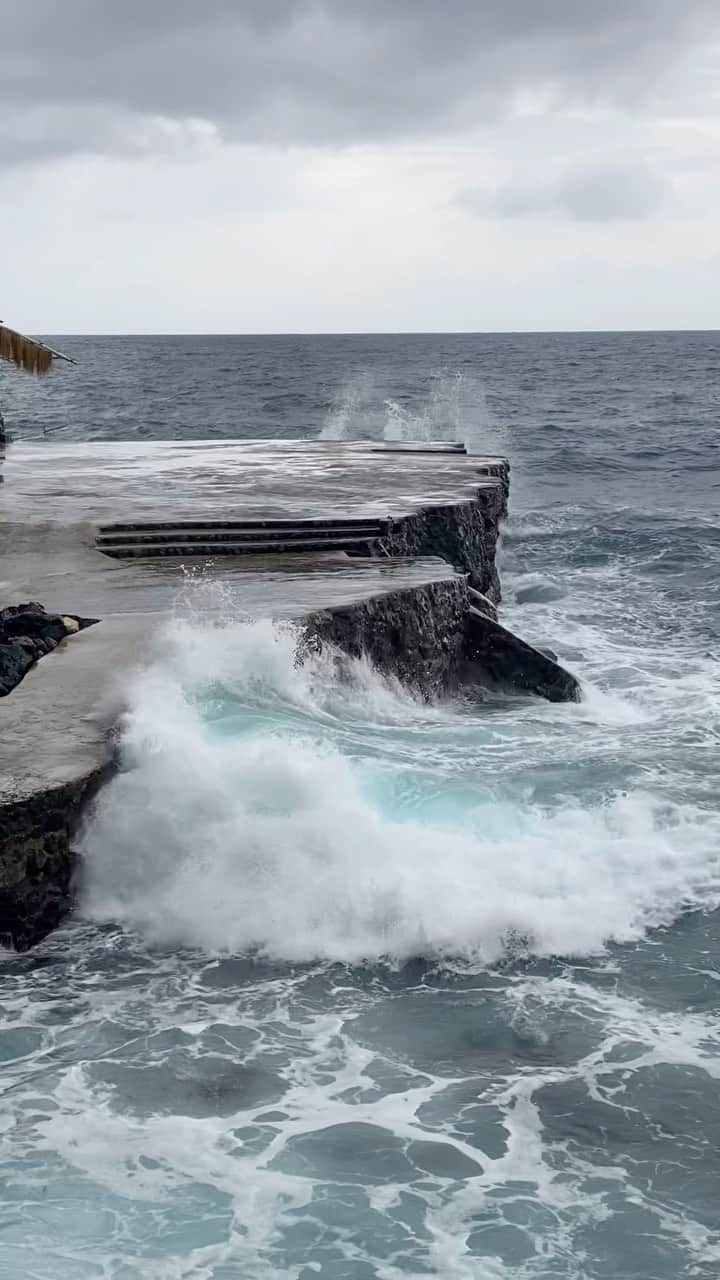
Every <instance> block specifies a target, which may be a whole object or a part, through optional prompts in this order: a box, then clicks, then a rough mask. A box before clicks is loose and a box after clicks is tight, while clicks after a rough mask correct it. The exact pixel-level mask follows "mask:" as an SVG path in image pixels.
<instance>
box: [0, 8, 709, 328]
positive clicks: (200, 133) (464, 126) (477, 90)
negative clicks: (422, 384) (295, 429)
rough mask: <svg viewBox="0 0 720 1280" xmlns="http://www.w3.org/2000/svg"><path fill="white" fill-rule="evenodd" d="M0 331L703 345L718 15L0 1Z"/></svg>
mask: <svg viewBox="0 0 720 1280" xmlns="http://www.w3.org/2000/svg"><path fill="white" fill-rule="evenodd" d="M0 108H1V109H0V232H1V233H2V235H1V244H2V248H1V249H0V318H3V319H5V320H6V321H8V322H9V323H12V324H15V325H17V326H19V327H23V328H26V329H28V330H30V331H33V332H46V333H48V332H51V333H71V332H82V333H91V332H100V333H122V332H205V331H208V332H214V331H216V332H300V331H311V332H319V331H336V330H342V331H353V330H354V331H370V330H382V331H388V330H499V329H503V330H504V329H594V328H615V329H624V328H688V327H689V328H715V327H720V4H718V0H122V3H116V0H63V3H62V4H61V3H59V0H33V2H32V4H31V5H30V6H29V7H28V6H26V5H21V4H19V3H17V0H0Z"/></svg>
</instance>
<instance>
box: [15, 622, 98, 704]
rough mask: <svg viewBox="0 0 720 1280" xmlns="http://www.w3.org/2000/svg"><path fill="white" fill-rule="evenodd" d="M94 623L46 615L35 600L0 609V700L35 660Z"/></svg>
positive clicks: (18, 681) (17, 682) (16, 683)
mask: <svg viewBox="0 0 720 1280" xmlns="http://www.w3.org/2000/svg"><path fill="white" fill-rule="evenodd" d="M94 621H95V619H90V618H74V617H70V616H62V615H60V614H58V613H46V612H45V610H44V608H43V606H42V605H41V604H38V603H37V601H35V600H31V601H30V602H29V603H28V604H12V605H8V606H7V608H5V609H0V697H4V696H5V695H7V694H8V693H11V692H12V690H13V689H14V688H15V686H16V685H18V684H19V683H20V681H21V680H22V678H23V676H24V675H26V674H27V672H28V671H29V670H30V668H31V667H32V666H34V664H35V663H36V662H37V660H38V658H43V657H44V656H45V654H46V653H50V651H51V649H54V648H55V646H56V645H58V644H59V643H60V641H61V640H64V639H65V637H66V636H70V635H74V634H75V632H76V631H82V629H83V628H84V627H89V626H92V623H93V622H94Z"/></svg>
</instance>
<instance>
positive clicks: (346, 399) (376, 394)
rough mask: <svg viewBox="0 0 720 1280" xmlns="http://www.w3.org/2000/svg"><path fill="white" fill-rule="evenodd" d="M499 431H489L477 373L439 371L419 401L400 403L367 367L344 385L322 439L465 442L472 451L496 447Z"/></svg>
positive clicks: (321, 436) (488, 419)
mask: <svg viewBox="0 0 720 1280" xmlns="http://www.w3.org/2000/svg"><path fill="white" fill-rule="evenodd" d="M497 435H498V433H497V431H491V430H490V415H489V411H488V407H487V402H486V398H485V390H484V387H483V385H482V383H481V382H480V380H479V379H478V378H476V377H473V376H469V375H467V374H464V373H462V372H460V371H458V370H456V371H454V372H450V371H444V372H439V373H436V374H434V375H432V377H431V379H430V387H429V389H428V391H427V392H426V393H425V395H424V396H423V397H422V398H421V399H420V400H419V401H418V398H417V397H414V398H413V399H412V400H409V401H408V402H407V403H401V402H400V401H399V400H398V399H396V398H393V397H392V396H388V395H387V394H385V393H384V391H383V389H382V385H381V383H380V382H379V380H378V378H377V377H376V376H375V375H373V374H372V373H371V372H370V371H367V370H366V371H364V372H362V373H359V374H355V375H354V376H353V377H352V378H350V379H349V380H348V381H347V382H346V383H345V385H344V387H343V388H342V390H341V391H340V392H339V394H338V395H337V397H336V400H335V404H334V405H333V408H332V409H331V410H330V412H329V413H328V415H327V418H326V421H325V425H324V427H323V428H322V430H321V432H320V439H321V440H362V439H372V440H389V441H390V440H391V441H413V440H441V441H442V440H444V441H460V442H462V443H464V444H465V445H467V447H468V451H469V452H471V453H473V452H492V451H493V449H495V450H497Z"/></svg>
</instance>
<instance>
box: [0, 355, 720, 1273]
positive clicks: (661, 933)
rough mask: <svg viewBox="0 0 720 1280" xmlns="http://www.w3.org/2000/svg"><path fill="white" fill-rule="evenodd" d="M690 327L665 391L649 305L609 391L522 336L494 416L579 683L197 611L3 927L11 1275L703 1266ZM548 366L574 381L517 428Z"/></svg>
mask: <svg viewBox="0 0 720 1280" xmlns="http://www.w3.org/2000/svg"><path fill="white" fill-rule="evenodd" d="M408 341H409V340H408ZM463 341H464V342H465V341H468V340H466V339H463ZM516 341H519V339H518V340H516ZM557 341H560V340H559V339H558V340H557ZM636 341H639V339H637V340H636ZM668 341H669V338H668ZM685 341H686V343H687V346H686V347H683V346H682V342H683V339H680V338H677V339H676V353H677V352H679V353H680V354H679V355H678V356H677V366H676V373H675V375H674V376H675V379H676V387H675V392H674V395H675V398H674V399H673V398H672V396H671V394H670V392H669V391H668V392H667V395H666V394H665V392H664V390H663V389H662V388H663V387H664V385H665V383H664V381H663V380H664V379H667V378H669V377H670V376H671V375H670V374H668V373H667V371H666V368H665V364H664V363H663V361H662V360H661V359H660V357H659V356H658V354H657V343H658V342H659V339H658V338H648V339H647V346H646V348H645V353H644V359H643V361H639V362H638V363H637V364H636V365H635V364H633V363H632V360H630V362H629V363H628V365H627V367H626V369H625V375H624V376H625V379H626V381H625V383H623V384H621V386H620V389H619V388H618V385H617V383H616V382H614V381H612V380H610V379H609V378H608V392H607V396H606V398H605V400H604V401H603V400H602V399H601V400H599V401H598V405H599V408H598V407H597V406H596V408H595V409H592V407H591V405H590V403H589V401H588V400H586V399H581V400H578V394H579V393H577V387H579V386H580V385H588V386H592V385H594V386H595V387H596V394H598V393H597V384H598V377H599V375H598V373H597V369H596V367H595V365H594V364H590V363H587V359H586V355H584V354H583V348H582V343H580V345H579V347H578V346H576V347H573V346H572V343H573V340H572V339H567V340H566V342H567V343H568V344H569V345H568V347H567V350H566V352H565V363H568V362H570V363H571V368H572V371H571V372H566V371H565V363H564V364H563V365H562V367H561V366H560V365H556V366H555V374H554V377H555V378H556V381H557V387H558V388H559V389H557V390H556V389H555V388H554V384H551V382H550V381H549V378H550V371H549V369H548V370H545V371H544V369H543V365H542V359H541V357H540V356H539V355H538V352H537V348H533V347H532V343H531V342H530V343H529V346H528V348H527V352H528V353H529V354H528V355H527V366H526V369H525V373H524V375H523V376H522V377H518V383H517V385H518V390H517V393H516V394H517V413H516V414H515V416H513V415H512V414H509V415H508V419H507V423H506V425H504V426H502V428H501V426H500V425H499V423H498V421H497V419H493V418H492V415H491V418H490V420H489V421H488V424H487V435H488V440H487V447H489V448H493V449H498V448H499V449H503V450H505V451H507V452H508V453H510V454H511V456H512V459H513V464H514V465H513V489H512V512H513V514H512V517H511V519H510V521H509V522H508V525H507V527H506V530H505V534H504V537H503V541H502V545H501V550H500V563H501V573H502V578H503V586H504V592H505V604H504V617H505V618H506V619H507V620H508V621H509V623H510V624H511V625H513V626H514V627H516V629H518V630H519V631H521V633H522V634H524V635H527V636H528V637H529V638H530V639H533V640H535V641H537V642H538V643H545V644H548V645H550V646H551V647H552V648H554V649H555V650H556V651H557V652H558V653H559V655H560V657H561V658H562V659H563V660H564V661H565V662H566V663H567V664H568V665H569V666H570V667H571V668H572V669H573V670H574V671H576V672H577V674H578V675H579V676H580V678H581V680H582V682H583V688H584V695H585V696H584V700H583V702H582V703H581V704H579V705H571V706H555V705H549V704H545V703H540V702H535V701H519V700H513V699H499V698H494V699H493V698H490V699H489V700H488V701H486V702H485V703H483V704H482V705H478V704H477V703H475V702H471V701H463V700H456V701H455V702H453V703H451V704H447V705H442V706H437V707H427V706H422V705H420V704H418V703H416V702H414V701H413V700H412V699H411V698H410V697H409V696H408V695H407V694H406V693H403V692H402V691H401V690H399V689H396V688H393V687H392V686H391V685H388V684H386V683H383V682H382V681H381V680H380V679H379V678H378V677H377V675H376V674H375V673H373V672H372V670H370V669H369V668H368V667H367V666H365V665H363V664H351V665H350V666H348V665H347V664H338V663H336V662H334V661H333V659H332V657H331V656H330V655H327V654H326V655H324V656H323V657H321V658H316V659H314V660H313V661H312V662H309V663H306V665H305V666H303V667H298V666H297V665H296V662H295V637H294V636H293V634H292V632H291V631H288V630H287V629H282V628H277V627H273V625H272V624H271V623H270V622H269V621H267V620H252V619H247V618H245V617H244V616H243V612H242V601H241V600H237V601H235V602H234V612H232V613H231V617H232V618H233V620H232V621H231V622H230V623H229V625H227V626H226V627H223V628H221V629H214V628H210V627H208V626H207V624H206V623H205V622H204V621H203V618H202V616H201V615H199V614H198V613H193V610H192V607H190V608H187V609H186V610H185V612H184V613H183V615H182V616H179V617H178V618H177V620H176V621H175V622H174V623H173V625H172V627H171V628H170V630H169V631H168V634H167V636H166V640H165V649H164V653H163V657H162V660H161V661H158V662H157V663H155V664H152V665H151V666H150V667H149V668H148V669H146V670H145V671H143V672H140V673H138V675H137V677H136V679H135V681H134V684H133V687H132V689H131V691H130V708H131V709H130V714H129V715H128V718H127V721H126V723H125V725H124V730H123V761H124V770H123V772H122V773H121V774H120V775H119V776H118V777H117V778H116V779H115V780H114V781H113V782H112V783H111V785H110V786H109V787H108V788H107V789H106V791H105V792H104V793H103V796H102V798H101V802H100V804H99V806H98V808H97V811H96V813H95V814H94V816H93V818H92V820H91V821H90V823H89V824H88V826H87V829H86V830H85V832H84V834H83V851H84V854H85V865H86V873H85V882H84V886H83V891H82V897H81V907H80V911H79V913H78V915H77V916H76V917H75V918H74V919H73V921H72V922H70V923H69V924H68V925H67V926H65V927H64V928H63V929H61V930H60V931H58V933H56V934H55V935H54V936H53V937H52V938H50V939H48V940H47V942H45V943H44V944H43V945H42V946H41V947H39V948H37V949H36V950H35V951H33V952H31V953H30V954H29V955H25V956H4V957H3V958H2V965H1V970H0V1009H1V1013H2V1022H1V1023H0V1058H2V1064H3V1070H2V1087H3V1091H4V1098H3V1101H4V1106H3V1111H2V1119H1V1120H0V1125H1V1126H2V1129H3V1159H2V1167H1V1169H0V1177H1V1178H2V1192H3V1194H2V1199H1V1200H0V1277H8V1278H10V1277H12V1278H13V1280H15V1278H16V1277H32V1278H33V1280H86V1278H88V1280H90V1278H92V1280H96V1278H98V1280H99V1278H102V1280H136V1278H139V1277H151V1278H152V1280H176V1278H180V1277H183V1278H190V1277H191V1278H192V1280H231V1278H232V1280H236V1278H243V1280H245V1278H246V1277H249V1278H250V1280H254V1278H255V1277H258V1278H263V1280H265V1278H266V1277H275V1276H289V1277H294V1278H295V1280H312V1278H313V1277H318V1276H319V1277H325V1278H328V1280H340V1278H342V1280H345V1278H347V1280H374V1278H375V1277H377V1278H378V1280H400V1277H403V1278H404V1277H408V1276H409V1277H426V1276H428V1277H441V1278H442V1280H506V1278H509V1277H513V1278H515V1277H519V1278H520V1280H587V1278H590V1280H601V1278H602V1280H619V1278H620V1280H671V1278H672V1280H675V1278H676V1277H679V1276H688V1277H700V1278H701V1280H711V1278H712V1280H714V1278H715V1277H716V1276H717V1274H718V1272H719V1271H720V1214H719V1212H718V1208H717V1198H718V1197H717V1188H718V1185H720V1183H719V1179H720V1157H718V1151H719V1150H720V1120H719V1119H718V1116H719V1115H720V1111H719V1110H718V1106H717V1098H718V1077H719V1076H720V1030H719V1028H720V1019H719V1018H718V1012H719V1010H720V966H719V965H718V960H717V957H718V945H719V943H720V936H719V935H720V924H719V920H720V914H719V913H718V911H717V907H718V904H719V902H720V810H719V808H718V803H717V760H718V738H719V737H720V696H719V695H720V680H719V678H718V670H719V669H718V640H719V637H720V612H719V608H718V606H719V602H720V588H719V583H720V573H718V562H719V560H720V536H719V535H718V532H717V528H716V514H715V512H716V502H717V490H718V480H717V474H718V473H717V468H716V466H715V463H714V459H715V457H716V452H715V451H716V440H715V438H714V437H713V436H712V435H711V434H710V432H709V429H708V422H709V415H710V409H711V386H712V381H711V373H712V367H711V366H712V360H714V359H715V355H714V350H715V349H714V347H713V346H712V342H711V339H710V336H707V335H706V336H705V346H702V345H700V346H699V345H698V344H699V343H700V339H699V338H697V337H690V336H689V337H688V338H687V339H686V340H685ZM653 343H654V344H655V345H653ZM693 344H695V345H693ZM578 351H579V354H578ZM702 353H704V354H702ZM513 358H515V357H513ZM583 359H586V364H585V366H584V370H585V379H584V381H583V365H582V361H583ZM618 359H619V357H618ZM654 360H657V363H655V364H654V363H653V361H654ZM702 360H704V361H705V363H704V364H702ZM573 361H575V362H579V367H577V365H576V364H572V362H573ZM701 365H702V367H701ZM640 367H642V371H643V372H642V377H641V376H640V372H639V369H640ZM607 372H608V369H607V365H606V366H605V374H606V375H607ZM493 376H494V377H499V374H498V373H497V370H495V372H494V374H493ZM533 379H534V380H535V385H534V386H533ZM524 382H526V383H527V389H526V390H523V389H522V387H523V386H524ZM563 387H564V392H563V390H562V389H563ZM623 387H624V390H623V389H622V388H623ZM533 397H534V398H535V400H536V401H538V402H542V403H546V402H547V401H549V400H550V399H552V398H553V397H555V398H556V399H557V401H558V404H560V405H561V407H562V404H563V403H564V405H565V413H564V417H563V416H562V415H560V414H553V415H552V417H550V416H548V415H543V414H541V413H538V420H537V428H536V430H535V431H533V432H528V430H527V425H526V419H527V418H528V417H529V415H530V411H531V401H532V398H533ZM618 402H620V403H621V404H622V405H623V406H624V408H623V411H622V415H621V416H620V418H619V419H616V418H614V417H613V415H612V413H611V412H610V410H611V409H612V406H613V405H614V404H617V403H618ZM629 403H631V404H632V412H630V410H629V409H628V404H629ZM352 411H353V412H355V411H356V410H355V409H353V410H352ZM349 412H350V411H349V410H348V413H349ZM435 412H437V405H436V407H435V408H434V409H433V413H435ZM333 413H336V410H335V409H332V412H330V411H329V412H328V418H327V423H328V424H329V425H328V430H329V431H334V432H338V431H345V429H346V426H345V425H343V424H344V423H346V421H347V415H346V418H345V419H343V420H342V422H341V423H340V425H338V418H337V416H335V417H333V416H332V414H333ZM413 413H414V414H415V418H416V419H417V418H419V417H420V416H421V415H420V412H419V410H417V412H416V411H415V410H413ZM593 415H594V416H593ZM633 415H634V416H635V417H636V418H637V425H636V427H635V428H634V427H633V425H632V418H633ZM493 421H494V422H495V425H493ZM563 424H564V425H563ZM380 429H381V428H380V427H378V430H380ZM493 433H494V434H493ZM227 606H228V601H227V600H225V602H224V607H225V609H226V611H227Z"/></svg>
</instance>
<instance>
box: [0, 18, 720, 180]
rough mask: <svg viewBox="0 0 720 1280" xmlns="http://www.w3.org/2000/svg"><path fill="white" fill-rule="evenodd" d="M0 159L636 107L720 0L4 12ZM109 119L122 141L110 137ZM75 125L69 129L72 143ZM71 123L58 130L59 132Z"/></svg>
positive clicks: (357, 134) (348, 135)
mask: <svg viewBox="0 0 720 1280" xmlns="http://www.w3.org/2000/svg"><path fill="white" fill-rule="evenodd" d="M0 8H2V9H3V10H5V12H3V13H2V15H1V16H0V25H1V26H2V44H1V46H0V105H1V106H2V108H3V109H2V110H0V122H2V123H0V157H2V156H3V155H4V156H5V159H6V161H7V160H9V159H11V158H13V157H15V158H17V157H18V155H22V154H23V150H24V148H23V144H22V139H23V127H24V123H25V121H26V117H27V114H28V113H29V112H32V113H34V121H35V131H34V134H33V138H32V142H31V144H30V145H29V146H28V148H27V151H26V152H25V154H26V155H41V154H46V155H62V154H66V153H68V152H72V151H78V150H94V151H97V150H103V149H105V150H107V151H116V150H117V149H122V147H123V146H124V145H130V149H132V146H133V145H135V144H134V143H133V144H128V141H127V140H128V139H130V138H132V135H133V121H135V122H137V121H139V120H142V119H144V118H148V117H153V116H162V117H167V118H170V119H186V118H193V117H195V118H199V119H203V120H207V121H210V122H212V123H214V124H215V125H216V126H217V128H218V129H219V130H220V131H221V132H222V133H224V134H226V135H227V136H229V137H232V138H236V139H240V140H243V141H252V142H273V143H280V144H291V143H296V142H298V143H305V142H309V143H342V142H348V141H351V142H352V141H367V140H373V139H379V138H387V137H402V136H412V135H413V134H414V133H416V132H418V133H421V132H422V133H427V132H428V131H431V130H432V131H440V130H443V129H447V128H457V127H464V126H469V125H474V124H477V123H479V122H483V121H485V120H491V119H493V118H494V117H495V116H496V115H497V114H498V113H501V112H502V111H503V110H504V109H505V107H506V105H507V103H508V102H509V100H510V99H511V97H512V95H513V93H515V92H516V91H517V90H518V89H522V88H533V87H547V86H551V87H553V88H554V90H555V91H556V92H557V93H558V94H560V95H561V96H563V95H567V96H570V97H573V98H575V99H577V98H582V99H588V98H589V99H600V100H603V101H611V102H632V101H634V100H638V99H642V98H643V96H644V95H646V94H648V93H650V92H652V91H655V90H656V89H657V87H658V84H659V83H660V82H661V78H662V75H663V73H664V72H665V70H666V69H667V68H668V67H670V66H672V64H673V62H674V60H675V59H676V57H677V56H678V50H680V49H682V48H684V47H685V46H686V44H687V42H689V41H692V40H694V39H696V38H697V37H698V36H699V35H707V34H708V32H709V31H710V30H711V28H715V27H717V24H718V16H717V12H716V8H717V7H716V4H715V0H684V2H683V3H682V4H681V3H678V0H623V2H622V3H621V0H617V3H615V2H612V0H611V2H610V3H602V0H595V2H593V3H585V2H584V0H204V3H198V2H197V0H193V2H192V3H190V0H125V2H124V3H122V4H119V3H118V4H116V3H114V0H65V3H63V4H62V5H60V4H59V3H57V0H34V3H33V5H32V12H31V14H30V15H29V14H28V11H27V9H26V8H23V6H21V5H19V4H16V3H13V0H0ZM111 115H114V116H115V117H116V119H117V122H118V123H117V125H114V126H108V127H104V126H103V127H99V126H98V121H100V122H107V121H108V120H109V118H110V116H111ZM71 120H72V127H70V128H69V127H67V125H68V122H69V121H71ZM59 121H60V124H59V123H58V122H59Z"/></svg>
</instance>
